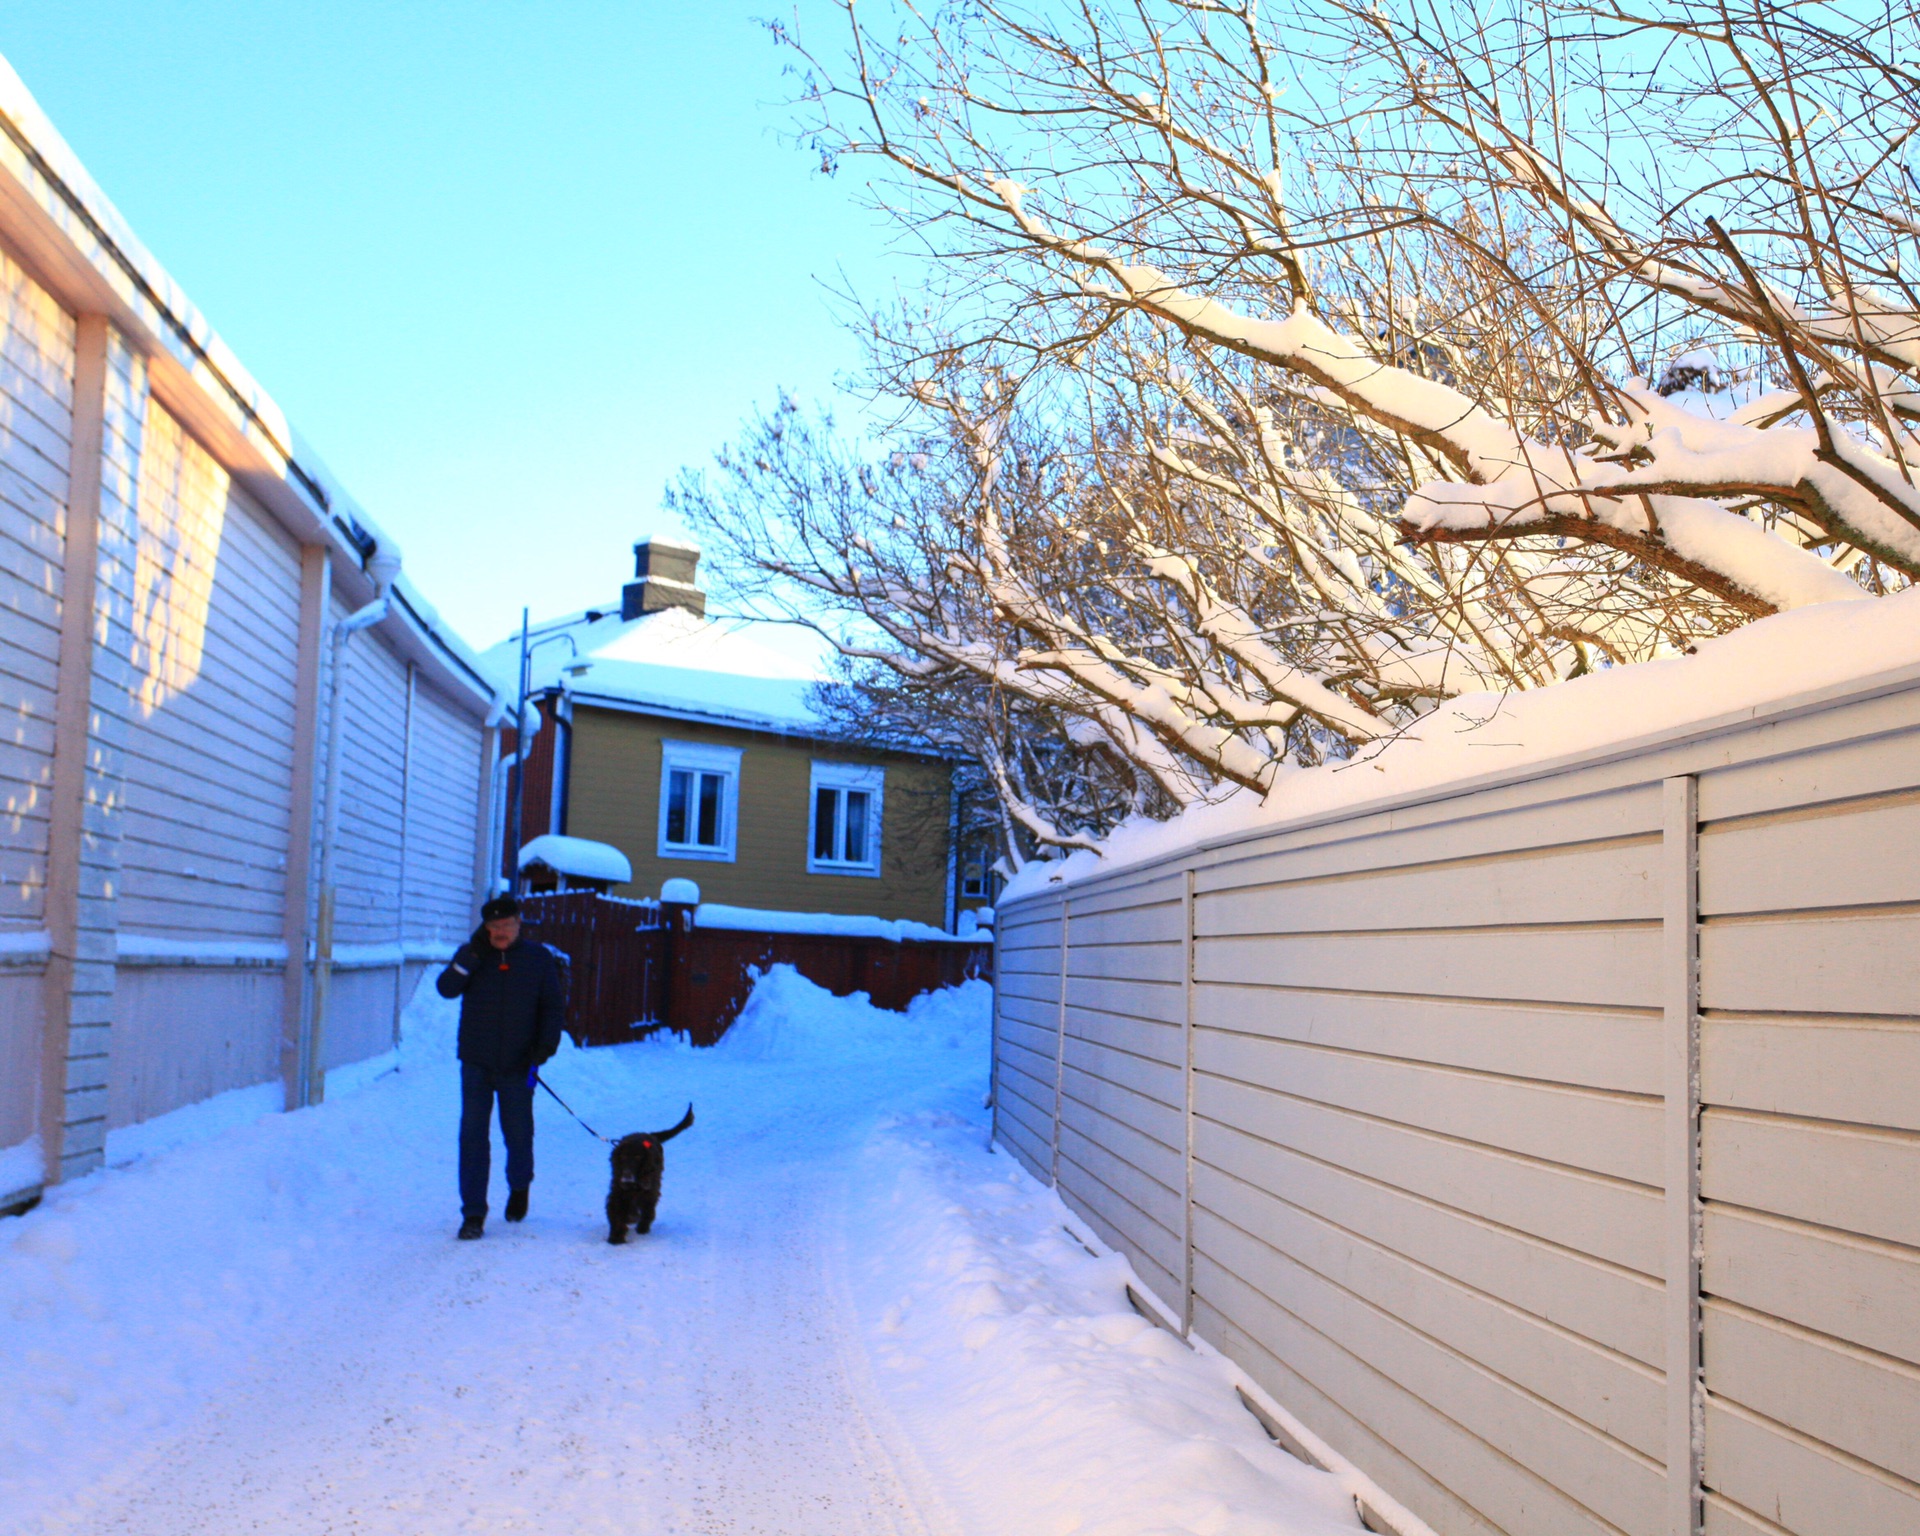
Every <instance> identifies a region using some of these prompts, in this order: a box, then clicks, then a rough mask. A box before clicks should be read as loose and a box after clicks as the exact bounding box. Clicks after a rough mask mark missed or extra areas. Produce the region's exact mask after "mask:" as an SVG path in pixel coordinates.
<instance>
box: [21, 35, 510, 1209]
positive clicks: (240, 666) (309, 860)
mask: <svg viewBox="0 0 1920 1536" xmlns="http://www.w3.org/2000/svg"><path fill="white" fill-rule="evenodd" d="M396 565H397V559H396V551H395V549H394V546H393V541H392V540H391V539H389V538H388V537H387V535H386V534H384V533H383V532H382V531H381V530H380V529H379V528H378V527H377V526H376V525H375V524H374V523H373V522H372V520H371V519H370V518H368V517H367V516H366V514H365V513H364V512H362V511H361V510H360V509H359V508H358V507H357V506H356V505H355V504H354V502H353V500H352V499H351V498H350V497H349V496H347V495H346V493H345V492H344V491H343V490H342V489H341V488H340V487H339V485H337V484H336V483H335V482H334V480H333V479H332V477H331V476H330V475H329V474H328V473H327V471H326V469H325V467H324V465H322V464H321V463H320V461H319V460H318V459H317V458H316V457H315V456H314V454H313V452H312V450H311V449H310V448H308V447H307V446H306V445H305V444H304V443H302V442H301V441H300V439H299V438H298V437H297V436H296V435H295V434H294V433H293V432H292V430H291V429H290V427H289V425H288V423H287V421H286V419H285V417H284V416H283V415H282V414H281V412H280V410H279V409H278V407H276V406H275V405H274V403H273V401H272V399H271V398H270V397H269V396H268V395H267V394H266V393H265V392H264V391H263V390H262V389H261V388H260V386H259V385H258V384H257V383H255V382H254V380H253V379H252V378H251V377H250V376H249V375H248V374H247V372H246V370H245V369H244V368H243V367H242V366H241V365H240V363H239V361H238V360H237V359H236V358H235V357H234V356H233V355H232V353H231V352H230V351H229V350H228V349H227V347H226V346H225V345H224V344H223V343H222V342H221V341H220V339H219V337H218V336H217V335H216V333H215V332H214V331H213V329H212V327H211V326H210V325H209V324H208V323H207V321H206V320H205V318H204V317H203V316H201V315H200V314H199V313H198V312H197V311H196V310H195V309H194V308H193V306H192V305H191V304H190V303H189V302H188V301H187V299H186V297H185V295H183V294H182V293H181V292H180V290H179V288H178V287H177V285H176V284H175V283H174V282H173V280H172V279H171V278H170V277H169V276H168V275H167V273H166V272H165V271H164V270H163V269H162V268H161V267H160V265H159V264H158V263H157V262H156V261H155V260H154V258H153V257H152V256H151V255H150V254H149V253H148V252H147V251H146V250H145V249H144V248H143V247H142V246H141V244H140V242H139V241H138V240H137V239H136V238H135V237H134V235H133V233H132V231H131V230H129V229H128V228H127V226H126V224H125V222H124V220H122V218H121V217H120V215H119V214H118V213H117V212H116V211H115V209H114V207H113V205H112V204H111V203H110V202H108V200H107V199H106V197H105V196H104V195H103V194H102V193H101V192H100V190H99V188H98V187H96V186H95V185H94V183H93V181H92V180H91V178H90V177H89V176H88V175H87V173H86V171H85V169H84V167H82V166H81V165H80V164H79V163H78V161H77V160H76V159H75V157H74V156H73V154H72V152H71V151H70V150H69V149H68V148H67V147H66V145H65V144H64V143H63V142H62V141H61V139H60V136H59V135H58V134H57V133H56V132H55V131H54V129H53V128H52V126H51V125H50V124H49V123H48V122H47V120H46V119H45V117H44V116H43V115H42V114H41V112H40V110H39V108H38V107H37V105H36V104H35V103H34V101H33V99H32V97H31V96H30V95H29V94H28V92H27V91H26V89H25V87H24V86H23V85H22V84H21V82H20V80H19V79H18V78H17V77H16V76H15V75H14V74H13V72H12V71H11V70H10V69H9V68H7V67H6V65H5V64H4V62H0V1209H6V1208H8V1207H10V1206H17V1205H19V1204H20V1203H21V1202H23V1201H25V1200H29V1199H31V1198H33V1197H34V1195H35V1194H36V1193H37V1192H38V1190H39V1189H40V1187H41V1186H43V1185H44V1184H46V1183H49V1182H52V1181H54V1180H56V1179H59V1178H61V1177H63V1176H71V1175H73V1174H77V1173H81V1172H85V1171H86V1170H88V1169H90V1168H92V1167H95V1166H97V1165H99V1164H100V1162H101V1161H102V1160H103V1158H110V1157H111V1156H112V1155H113V1152H114V1145H115V1141H116V1138H118V1139H119V1140H120V1141H121V1142H122V1143H123V1144H125V1145H129V1146H131V1145H136V1144H137V1143H138V1137H139V1132H140V1128H141V1127H143V1126H146V1125H148V1124H149V1123H150V1122H152V1121H153V1120H154V1119H155V1118H156V1117H159V1116H163V1115H166V1114H168V1113H170V1112H172V1111H175V1110H178V1109H180V1108H182V1107H183V1106H186V1105H190V1104H194V1103H197V1102H198V1101H201V1100H205V1099H208V1098H210V1097H212V1096H215V1095H223V1094H224V1095H238V1096H239V1098H240V1100H241V1101H242V1102H239V1103H237V1104H232V1105H230V1107H233V1108H235V1109H236V1111H238V1112H242V1113H244V1112H250V1111H262V1110H270V1109H277V1108H280V1107H281V1106H283V1105H292V1104H298V1103H301V1102H306V1101H309V1100H310V1099H311V1098H312V1097H314V1096H316V1095H317V1094H320V1093H324V1091H325V1086H326V1082H327V1077H328V1073H329V1071H330V1070H331V1071H334V1072H338V1071H341V1070H347V1069H351V1068H352V1067H353V1066H354V1064H356V1063H365V1062H367V1061H368V1060H370V1059H378V1058H379V1057H380V1056H381V1054H382V1053H384V1052H387V1051H388V1050H390V1049H391V1047H392V1046H393V1044H394V1041H395V1037H396V1030H397V1021H398V1017H399V1010H400V1007H401V1005H402V1003H403V1002H404V1001H405V999H406V998H407V996H408V995H409V992H410V989H411V987H412V985H413V983H414V981H415V979H416V978H417V977H418V975H419V973H420V971H421V969H422V967H423V966H424V965H425V964H426V963H427V961H428V960H429V959H430V958H437V957H439V956H441V955H443V954H445V953H446V952H447V950H448V948H449V946H450V945H451V944H452V943H453V942H454V941H455V940H457V939H458V938H459V937H460V936H462V935H463V934H465V933H466V932H467V931H468V928H469V927H470V925H471V923H472V921H473V902H474V897H475V895H476V893H477V891H478V890H479V888H480V887H481V885H482V883H483V875H484V871H485V865H486V860H485V858H484V845H483V843H482V842H481V840H480V834H481V829H482V828H483V827H484V826H485V824H486V823H485V813H484V796H485V793H486V789H487V786H488V784H489V782H490V771H489V767H490V764H489V754H490V753H491V751H492V750H493V742H494V732H493V731H492V729H491V726H492V723H493V718H494V710H495V697H494V692H493V688H492V686H491V684H490V683H489V682H488V680H487V679H486V677H485V676H484V674H483V672H482V671H481V669H480V668H479V666H478V660H477V658H476V657H474V656H473V655H472V654H471V653H470V652H469V651H468V650H467V649H466V647H464V646H463V645H462V644H461V642H460V641H459V640H458V639H457V638H456V637H455V636H453V635H452V634H451V633H449V632H448V631H447V629H446V628H445V626H444V625H442V624H441V623H440V622H439V621H438V619H437V618H436V617H435V616H434V614H433V610H432V609H431V608H430V607H428V606H427V605H426V604H425V603H424V602H423V601H422V600H421V599H420V598H419V596H418V594H417V593H415V591H414V590H413V588H412V586H411V585H410V584H409V583H408V582H407V580H406V579H405V577H404V576H401V575H398V574H397V572H396ZM350 613H357V614H358V615H359V624H360V631H359V632H358V633H357V634H353V633H351V631H350V630H349V629H348V628H346V627H343V626H342V623H341V621H342V620H344V619H345V618H346V617H347V616H348V615H349V614H350ZM336 635H339V636H342V637H348V636H350V638H344V640H343V643H342V644H341V645H339V646H336V645H334V644H333V643H332V642H333V637H335V636H336ZM336 657H337V658H339V665H338V666H335V665H334V659H335V658H336ZM336 676H337V678H338V686H337V687H336V685H335V678H336ZM333 702H337V704H338V708H337V709H335V708H333V707H332V703H333ZM335 719H337V720H338V722H339V725H340V733H339V736H338V738H337V746H336V745H335V738H334V737H333V735H332V729H331V728H332V723H333V721H334V720H335ZM330 770H331V785H332V787H333V788H334V789H336V790H337V794H336V795H335V797H334V803H335V812H334V814H333V816H331V817H327V816H325V815H324V814H323V807H324V805H325V803H326V801H327V798H328V794H327V792H328V789H329V787H330V786H329V778H330ZM328 847H331V849H332V856H331V857H330V858H327V857H325V856H324V853H325V850H326V848H328ZM323 866H325V868H326V871H327V873H328V875H329V876H330V878H329V879H328V881H327V882H326V883H327V885H328V886H329V887H330V892H329V891H323V890H322V870H323ZM328 908H331V909H332V910H333V911H335V912H337V914H338V918H337V921H336V922H335V924H334V925H333V931H332V933H331V936H330V940H331V942H330V943H329V942H328V940H329V935H328V934H327V933H326V932H325V931H324V925H323V923H322V921H321V917H322V914H323V912H324V911H325V910H327V909H328Z"/></svg>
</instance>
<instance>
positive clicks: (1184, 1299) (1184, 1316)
mask: <svg viewBox="0 0 1920 1536" xmlns="http://www.w3.org/2000/svg"><path fill="white" fill-rule="evenodd" d="M1180 986H1181V991H1182V993H1183V994H1184V1003H1183V1008H1182V1013H1181V1019H1182V1024H1181V1030H1180V1035H1181V1046H1182V1055H1183V1057H1184V1059H1185V1061H1186V1068H1185V1072H1184V1083H1183V1087H1184V1089H1185V1098H1186V1110H1185V1120H1186V1130H1187V1138H1186V1140H1187V1147H1186V1182H1185V1188H1184V1190H1183V1192H1182V1202H1183V1203H1182V1220H1181V1224H1180V1225H1181V1234H1180V1235H1181V1245H1182V1247H1184V1249H1185V1250H1186V1259H1185V1268H1184V1272H1183V1274H1182V1276H1181V1288H1180V1335H1181V1337H1182V1338H1185V1337H1187V1336H1188V1335H1190V1334H1191V1333H1192V1332H1193V871H1192V870H1191V869H1189V870H1187V871H1186V872H1185V884H1184V885H1183V886H1182V887H1181V891H1180Z"/></svg>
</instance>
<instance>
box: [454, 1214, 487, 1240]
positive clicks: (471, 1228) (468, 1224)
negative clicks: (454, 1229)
mask: <svg viewBox="0 0 1920 1536" xmlns="http://www.w3.org/2000/svg"><path fill="white" fill-rule="evenodd" d="M486 1230H487V1219H486V1218H485V1217H484V1216H469V1217H468V1218H467V1219H466V1220H465V1221H463V1222H461V1223H460V1241H461V1242H463V1243H470V1242H472V1241H473V1240H474V1239H475V1238H476V1237H478V1236H479V1235H480V1234H481V1233H483V1232H485V1231H486Z"/></svg>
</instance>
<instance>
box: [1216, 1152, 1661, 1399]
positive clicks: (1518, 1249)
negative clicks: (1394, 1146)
mask: <svg viewBox="0 0 1920 1536" xmlns="http://www.w3.org/2000/svg"><path fill="white" fill-rule="evenodd" d="M1194 1140H1195V1146H1194V1153H1195V1158H1196V1168H1195V1177H1196V1180H1198V1179H1199V1178H1200V1176H1201V1170H1202V1169H1203V1168H1204V1169H1207V1170H1218V1171H1219V1172H1220V1173H1222V1174H1225V1175H1231V1176H1232V1177H1234V1178H1237V1179H1240V1180H1241V1181H1243V1182H1245V1183H1247V1184H1250V1185H1252V1186H1254V1187H1255V1188H1259V1189H1264V1190H1267V1191H1268V1192H1270V1193H1271V1194H1273V1195H1274V1196H1275V1197H1277V1198H1282V1199H1285V1200H1286V1201H1287V1202H1288V1203H1289V1204H1291V1205H1295V1206H1298V1207H1299V1208H1300V1209H1302V1210H1304V1211H1307V1212H1310V1213H1312V1214H1314V1215H1317V1216H1319V1217H1322V1218H1323V1219H1325V1220H1327V1221H1330V1222H1334V1223H1337V1224H1339V1225H1341V1226H1343V1227H1345V1228H1347V1229H1348V1230H1350V1231H1352V1232H1353V1233H1355V1234H1356V1235H1357V1236H1359V1237H1362V1238H1365V1239H1367V1240H1369V1241H1371V1242H1374V1243H1376V1244H1378V1245H1379V1246H1381V1247H1383V1248H1387V1249H1391V1250H1393V1251H1395V1252H1398V1253H1401V1254H1403V1255H1405V1256H1406V1257H1407V1258H1409V1259H1411V1260H1413V1261H1414V1262H1416V1263H1418V1264H1421V1265H1423V1266H1425V1267H1427V1268H1430V1269H1433V1270H1435V1271H1436V1272H1438V1273H1440V1274H1443V1275H1447V1276H1450V1277H1451V1278H1453V1279H1455V1280H1458V1281H1460V1282H1462V1283H1463V1284H1465V1285H1469V1286H1472V1287H1473V1288H1475V1289H1476V1290H1480V1291H1484V1292H1485V1293H1487V1294H1488V1295H1490V1296H1494V1297H1497V1298H1498V1299H1500V1300H1501V1301H1503V1302H1505V1303H1507V1304H1508V1305H1510V1306H1512V1307H1514V1308H1516V1309H1518V1310H1520V1311H1524V1312H1529V1313H1531V1314H1532V1315H1534V1316H1536V1317H1540V1318H1544V1319H1546V1320H1547V1321H1549V1322H1552V1323H1556V1324H1558V1325H1559V1326H1561V1327H1563V1328H1565V1329H1567V1330H1568V1331H1569V1332H1573V1333H1578V1334H1581V1335H1582V1336H1584V1337H1586V1338H1589V1339H1592V1340H1593V1341H1594V1342H1595V1343H1598V1344H1602V1345H1605V1346H1606V1347H1608V1348H1610V1349H1612V1350H1615V1351H1617V1352H1619V1353H1621V1354H1624V1355H1627V1356H1629V1357H1631V1358H1633V1359H1636V1360H1639V1361H1640V1362H1641V1363H1642V1364H1644V1365H1649V1366H1652V1367H1654V1368H1655V1369H1658V1368H1659V1367H1660V1365H1661V1362H1662V1355H1663V1345H1662V1339H1661V1331H1660V1329H1661V1311H1660V1308H1661V1295H1662V1287H1661V1285H1660V1282H1659V1281H1657V1280H1653V1279H1650V1278H1648V1277H1647V1276H1645V1275H1640V1274H1636V1273H1634V1272H1633V1271H1631V1270H1626V1269H1621V1268H1618V1267H1616V1266H1614V1265H1611V1264H1606V1263H1602V1262H1600V1261H1598V1260H1595V1259H1592V1258H1589V1257H1588V1256H1586V1255H1585V1254H1581V1253H1576V1252H1573V1251H1571V1250H1569V1249H1566V1248H1562V1247H1558V1246H1556V1245H1554V1244H1551V1243H1548V1242H1544V1241H1542V1240H1541V1239H1540V1238H1538V1237H1536V1236H1534V1235H1533V1234H1532V1233H1529V1232H1522V1231H1519V1230H1516V1229H1514V1228H1511V1227H1503V1226H1500V1225H1499V1224H1497V1223H1494V1222H1490V1221H1486V1220H1484V1219H1483V1218H1480V1217H1476V1216H1472V1215H1469V1214H1467V1213H1465V1212H1462V1211H1458V1210H1455V1209H1454V1208H1452V1207H1451V1206H1447V1205H1443V1204H1441V1203H1440V1202H1439V1201H1436V1200H1431V1199H1427V1198H1425V1197H1424V1196H1421V1195H1416V1194H1411V1193H1409V1192H1408V1191H1406V1190H1403V1189H1399V1188H1396V1187H1395V1186H1393V1185H1391V1184H1386V1183H1382V1182H1381V1181H1379V1180H1378V1179H1370V1178H1366V1177H1364V1176H1362V1175H1360V1174H1356V1173H1350V1172H1348V1171H1347V1170H1346V1169H1343V1168H1338V1167H1335V1166H1333V1165H1331V1164H1329V1163H1324V1162H1321V1161H1319V1160H1317V1159H1315V1158H1311V1157H1308V1156H1305V1155H1303V1154H1301V1153H1299V1152H1295V1151H1293V1150H1292V1149H1291V1148H1287V1147H1279V1146H1275V1145H1273V1144H1271V1143H1269V1142H1263V1141H1260V1140H1258V1139H1256V1138H1254V1137H1252V1136H1249V1135H1247V1134H1246V1133H1245V1132H1242V1131H1238V1130H1235V1129H1233V1128H1232V1127H1230V1126H1224V1125H1218V1124H1215V1123H1214V1122H1212V1121H1207V1120H1202V1121H1200V1122H1199V1123H1198V1124H1197V1125H1196V1126H1195V1137H1194Z"/></svg>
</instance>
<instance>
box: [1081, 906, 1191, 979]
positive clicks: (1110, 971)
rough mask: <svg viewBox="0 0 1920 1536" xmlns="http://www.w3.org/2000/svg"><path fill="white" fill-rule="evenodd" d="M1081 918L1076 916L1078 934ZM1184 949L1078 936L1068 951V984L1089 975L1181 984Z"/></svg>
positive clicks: (1172, 945) (1175, 946) (1092, 976)
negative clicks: (1084, 939)
mask: <svg viewBox="0 0 1920 1536" xmlns="http://www.w3.org/2000/svg"><path fill="white" fill-rule="evenodd" d="M1079 926H1080V920H1079V919H1078V918H1077V917H1076V918H1075V919H1074V929H1075V931H1076V934H1077V932H1078V929H1079ZM1180 958H1181V949H1180V946H1179V945H1178V944H1108V945H1096V944H1082V943H1081V942H1080V941H1079V939H1078V938H1077V937H1076V938H1075V939H1074V943H1073V948H1072V949H1071V950H1070V951H1069V952H1068V955H1067V987H1068V990H1069V992H1071V991H1072V989H1073V985H1074V983H1076V982H1079V981H1083V980H1087V979H1089V978H1099V979H1102V980H1108V981H1132V982H1144V983H1147V984H1150V985H1156V986H1169V987H1176V986H1178V985H1179V984H1180Z"/></svg>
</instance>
